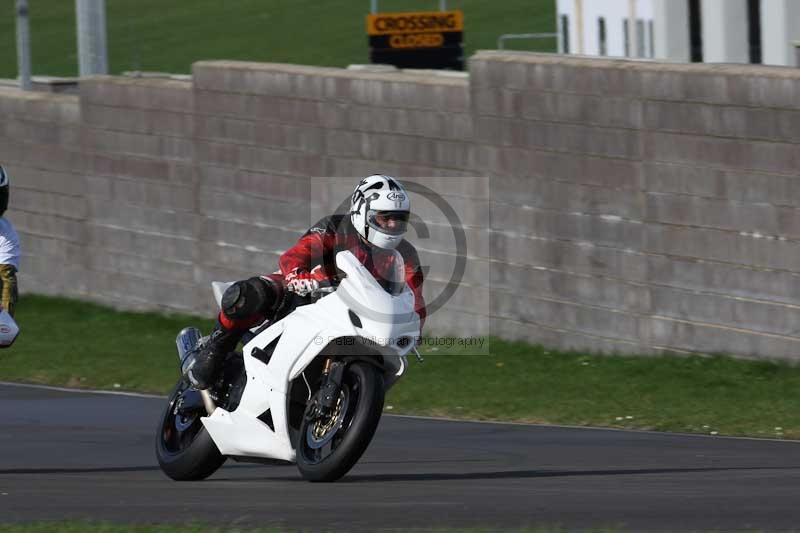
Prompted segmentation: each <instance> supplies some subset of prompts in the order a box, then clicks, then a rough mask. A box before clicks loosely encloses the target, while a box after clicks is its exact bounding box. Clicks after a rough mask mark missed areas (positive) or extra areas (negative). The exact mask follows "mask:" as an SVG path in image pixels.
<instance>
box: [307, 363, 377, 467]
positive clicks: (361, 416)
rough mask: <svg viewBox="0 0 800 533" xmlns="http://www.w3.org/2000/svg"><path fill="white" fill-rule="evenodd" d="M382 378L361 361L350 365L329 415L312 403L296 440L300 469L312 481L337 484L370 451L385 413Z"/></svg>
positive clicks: (372, 367) (308, 407)
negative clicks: (318, 413) (316, 410)
mask: <svg viewBox="0 0 800 533" xmlns="http://www.w3.org/2000/svg"><path fill="white" fill-rule="evenodd" d="M383 394H384V390H383V376H382V375H381V374H379V373H378V371H377V369H376V368H375V367H374V366H372V365H370V364H368V363H364V362H361V361H356V362H353V363H351V364H349V365H348V366H347V368H345V371H344V375H343V378H342V387H341V390H340V392H339V398H338V399H337V401H336V404H335V405H334V408H333V410H332V411H331V413H330V414H329V415H327V416H318V415H315V414H314V412H315V409H314V403H313V402H310V403H309V405H308V406H307V407H306V412H305V414H304V415H303V421H302V422H301V424H300V431H299V433H298V439H297V446H296V449H297V467H298V468H299V470H300V473H301V474H302V475H303V477H304V478H305V479H307V480H309V481H336V480H337V479H339V478H341V477H342V476H343V475H345V474H346V473H347V472H348V471H349V470H350V469H351V468H353V465H355V464H356V461H358V459H359V458H360V457H361V455H362V454H363V453H364V451H365V450H366V449H367V446H368V445H369V443H370V441H371V440H372V436H373V435H374V434H375V430H376V429H377V427H378V422H379V421H380V418H381V412H382V411H383Z"/></svg>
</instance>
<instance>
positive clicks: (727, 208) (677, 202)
mask: <svg viewBox="0 0 800 533" xmlns="http://www.w3.org/2000/svg"><path fill="white" fill-rule="evenodd" d="M647 213H648V219H649V220H653V221H658V222H669V223H673V224H684V225H691V226H701V227H711V228H719V229H728V230H739V231H746V232H750V233H759V234H763V235H766V236H780V237H786V238H790V239H797V238H798V237H800V210H798V209H796V208H790V207H775V206H771V205H765V204H756V205H754V204H749V203H741V202H729V201H726V200H716V199H706V198H696V197H694V198H687V197H683V196H674V195H664V194H651V195H648V196H647Z"/></svg>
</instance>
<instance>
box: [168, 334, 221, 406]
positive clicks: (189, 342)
mask: <svg viewBox="0 0 800 533" xmlns="http://www.w3.org/2000/svg"><path fill="white" fill-rule="evenodd" d="M202 336H203V334H202V333H200V330H199V329H197V328H193V327H188V328H183V329H182V330H181V332H180V333H178V337H177V338H176V339H175V344H176V345H177V347H178V360H179V361H180V364H181V367H183V362H184V361H185V360H186V357H187V356H188V355H189V354H190V353H191V351H192V350H194V349H195V348H196V347H197V344H198V343H199V342H200V339H201V338H202ZM199 392H200V397H201V398H203V405H204V406H205V408H206V412H207V413H208V414H209V415H210V414H211V413H213V412H214V410H215V409H216V408H217V406H216V404H215V403H214V400H213V399H212V398H211V395H210V394H209V393H208V391H207V390H201V391H199Z"/></svg>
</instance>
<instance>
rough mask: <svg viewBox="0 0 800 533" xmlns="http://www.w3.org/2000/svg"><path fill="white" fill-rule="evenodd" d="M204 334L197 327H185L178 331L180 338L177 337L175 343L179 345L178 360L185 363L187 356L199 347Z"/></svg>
mask: <svg viewBox="0 0 800 533" xmlns="http://www.w3.org/2000/svg"><path fill="white" fill-rule="evenodd" d="M202 336H203V334H202V333H200V330H199V329H197V328H183V329H182V330H181V332H180V333H178V338H177V339H175V344H176V345H177V346H178V360H179V361H180V362H181V364H183V361H184V359H186V356H187V355H188V354H189V352H191V351H192V350H194V349H195V348H196V347H197V344H198V343H199V342H200V338H201V337H202Z"/></svg>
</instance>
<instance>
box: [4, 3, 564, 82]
mask: <svg viewBox="0 0 800 533" xmlns="http://www.w3.org/2000/svg"><path fill="white" fill-rule="evenodd" d="M13 5H14V2H13V1H11V0H8V1H6V2H3V3H2V11H0V78H3V77H5V78H14V77H16V75H17V59H16V37H15V35H16V34H15V17H14V8H13ZM379 6H380V9H381V11H413V10H418V9H422V10H430V9H434V10H435V9H438V2H437V1H436V0H380V2H379ZM448 7H455V8H461V9H463V10H464V16H465V31H464V42H465V53H466V55H467V56H469V55H471V54H472V53H474V51H475V50H477V49H494V48H496V42H497V37H499V36H500V35H501V34H503V33H529V32H554V31H555V18H556V16H555V2H554V0H504V1H502V2H487V1H486V0H449V2H448ZM368 9H369V2H368V0H326V1H324V2H320V1H317V0H236V1H235V2H220V1H219V0H170V1H169V2H164V1H163V0H107V1H106V10H107V21H108V23H107V34H108V46H109V63H110V64H109V66H110V69H111V72H112V73H121V72H123V71H126V70H157V71H166V72H175V73H188V72H190V69H191V64H192V63H193V62H194V61H198V60H202V59H241V60H249V61H269V62H281V63H300V64H307V65H326V66H338V67H343V66H346V65H348V64H351V63H367V62H368V49H367V36H366V33H365V31H366V30H365V16H366V14H367V11H368ZM30 20H31V23H30V24H31V40H32V43H31V48H32V53H33V72H34V74H40V75H44V74H46V75H51V76H75V75H77V41H76V36H75V25H76V24H75V2H73V1H65V0H32V1H31V2H30ZM510 47H513V48H515V49H526V50H533V49H536V50H543V51H553V50H554V49H555V40H554V39H547V40H543V41H536V42H534V41H515V42H513V43H511V44H510Z"/></svg>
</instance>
